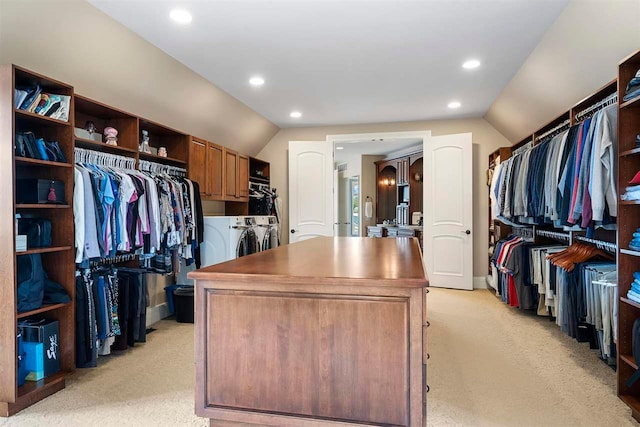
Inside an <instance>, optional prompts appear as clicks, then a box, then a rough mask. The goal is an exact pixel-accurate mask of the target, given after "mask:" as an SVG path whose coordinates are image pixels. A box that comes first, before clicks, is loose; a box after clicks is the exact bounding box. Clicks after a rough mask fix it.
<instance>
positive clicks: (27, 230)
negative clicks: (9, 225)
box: [18, 218, 51, 248]
mask: <svg viewBox="0 0 640 427" xmlns="http://www.w3.org/2000/svg"><path fill="white" fill-rule="evenodd" d="M18 234H24V235H26V236H27V248H48V247H49V246H51V221H49V220H48V219H45V218H21V219H19V220H18Z"/></svg>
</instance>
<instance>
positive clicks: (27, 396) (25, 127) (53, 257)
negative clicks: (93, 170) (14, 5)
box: [0, 65, 75, 416]
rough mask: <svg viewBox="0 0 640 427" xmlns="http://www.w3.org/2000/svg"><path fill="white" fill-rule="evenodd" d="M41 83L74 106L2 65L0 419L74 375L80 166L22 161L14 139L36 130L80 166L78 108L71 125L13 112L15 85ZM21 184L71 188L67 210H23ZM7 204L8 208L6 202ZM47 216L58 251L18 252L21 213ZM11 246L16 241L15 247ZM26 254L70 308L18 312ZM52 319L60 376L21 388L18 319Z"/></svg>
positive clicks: (58, 85)
mask: <svg viewBox="0 0 640 427" xmlns="http://www.w3.org/2000/svg"><path fill="white" fill-rule="evenodd" d="M33 84H39V85H40V86H41V87H42V88H43V90H44V91H48V92H51V93H56V94H61V95H68V96H70V97H71V104H73V88H72V87H71V86H69V85H67V84H64V83H62V82H59V81H56V80H54V79H51V78H48V77H45V76H42V75H40V74H37V73H34V72H31V71H28V70H26V69H24V68H21V67H17V66H12V65H7V66H1V67H0V100H1V102H0V170H2V171H3V172H4V173H5V174H6V175H5V179H7V180H10V184H9V185H5V186H0V197H1V198H2V200H4V201H5V203H3V204H2V205H1V206H0V241H3V242H5V244H3V245H0V265H1V266H0V270H1V271H2V273H3V274H2V275H0V300H1V301H2V304H3V306H2V310H0V347H2V348H3V351H2V352H0V366H1V367H2V369H0V415H1V416H9V415H12V414H14V413H16V412H18V411H20V410H22V409H24V408H25V407H27V406H29V405H31V404H33V403H35V402H37V401H39V400H41V399H43V398H44V397H46V396H48V395H50V394H52V393H54V392H56V391H58V390H60V389H62V388H64V385H65V376H66V374H67V373H68V372H70V371H73V370H74V369H75V305H74V303H73V301H74V299H75V279H74V269H75V265H74V262H73V238H74V236H73V209H71V208H72V202H73V167H72V164H71V163H57V162H49V161H44V160H36V159H27V158H23V157H18V158H16V157H15V154H14V150H13V147H14V136H15V134H16V133H17V132H25V131H31V132H34V133H35V135H36V137H43V138H45V139H47V140H55V141H58V144H59V145H60V148H61V149H62V151H63V152H64V154H65V156H66V157H67V160H68V162H72V161H73V127H72V123H73V106H72V105H71V108H70V111H69V121H62V120H57V119H52V118H49V117H45V116H39V115H37V114H33V113H29V112H27V111H23V110H19V109H16V108H14V106H13V91H14V88H15V87H16V86H20V87H22V86H29V85H33ZM20 178H42V179H56V180H60V181H62V182H63V183H64V187H65V197H66V200H65V202H66V203H65V204H61V205H54V204H17V203H16V198H17V197H18V195H17V194H15V193H16V192H15V182H16V180H17V179H20ZM6 202H8V203H6ZM16 213H20V214H22V215H31V216H34V217H44V218H48V219H50V220H51V222H52V240H53V242H54V246H52V247H48V248H31V249H29V250H27V251H26V252H16V251H15V244H14V241H15V237H14V236H15V231H16V230H15V225H14V224H15V221H14V218H15V214H16ZM8 242H11V243H10V244H8ZM27 254H39V255H40V256H41V258H42V264H43V267H44V270H45V271H46V273H47V274H48V276H49V278H50V279H51V280H53V281H55V282H57V283H59V284H61V285H62V286H63V287H64V288H65V290H66V291H67V293H68V294H69V295H70V297H71V302H70V303H68V304H55V305H48V306H43V307H41V308H39V309H37V310H33V311H29V312H26V313H18V312H17V271H16V264H17V263H16V260H17V258H18V257H20V256H24V255H27ZM36 315H37V316H39V317H40V316H46V317H47V318H50V319H55V320H58V322H59V327H60V329H59V349H60V368H61V370H60V372H59V373H57V374H55V375H52V376H50V377H47V378H45V379H43V380H41V381H38V382H27V383H26V384H25V385H23V386H22V387H18V385H17V374H16V370H17V348H16V346H17V343H16V333H17V321H18V319H22V318H26V317H30V316H36Z"/></svg>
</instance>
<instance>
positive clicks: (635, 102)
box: [618, 51, 640, 421]
mask: <svg viewBox="0 0 640 427" xmlns="http://www.w3.org/2000/svg"><path fill="white" fill-rule="evenodd" d="M639 69H640V51H638V52H636V53H635V54H633V55H631V56H629V57H628V58H626V59H625V60H623V61H622V62H621V63H620V64H619V68H618V82H619V86H618V94H619V99H618V151H619V153H620V154H619V157H618V192H619V193H623V192H624V188H625V187H626V186H627V185H628V182H629V181H630V180H631V178H633V176H634V175H635V174H636V172H638V170H640V161H638V158H637V157H635V156H634V154H636V153H639V152H640V148H638V147H637V146H636V143H635V138H636V135H637V134H640V108H636V107H640V97H639V98H635V99H632V100H630V101H627V102H623V101H622V97H623V96H624V91H625V89H626V87H627V84H628V83H629V81H630V80H631V78H632V77H633V76H634V75H635V74H636V72H637V71H638V70H639ZM639 206H640V202H638V201H622V200H619V201H618V242H619V246H620V249H619V252H618V295H619V297H620V304H619V305H618V396H619V397H620V399H622V400H623V401H624V402H625V403H626V404H627V405H628V406H629V407H630V408H631V413H632V415H633V417H634V418H635V419H636V420H637V421H640V382H638V383H636V384H634V385H633V386H631V387H627V385H626V381H627V379H628V378H629V377H630V376H631V375H632V374H633V372H635V371H636V370H637V369H638V367H637V366H636V364H635V361H634V359H633V356H631V355H632V354H633V351H632V342H633V337H632V329H633V323H634V322H635V320H636V319H638V318H640V304H638V303H636V302H635V301H632V300H630V299H628V298H627V292H629V289H630V288H631V283H632V282H633V273H634V272H636V271H640V252H637V251H633V250H630V249H626V248H627V247H628V244H629V242H630V241H631V239H632V236H631V235H632V234H633V233H634V232H635V231H636V229H637V228H638V227H640V210H639V209H640V207H639Z"/></svg>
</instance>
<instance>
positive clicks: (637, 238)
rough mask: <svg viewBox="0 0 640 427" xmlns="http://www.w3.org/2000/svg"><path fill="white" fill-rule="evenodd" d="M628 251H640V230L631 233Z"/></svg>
mask: <svg viewBox="0 0 640 427" xmlns="http://www.w3.org/2000/svg"><path fill="white" fill-rule="evenodd" d="M629 249H631V250H632V251H640V228H638V229H637V230H636V232H635V233H633V239H631V242H630V243H629Z"/></svg>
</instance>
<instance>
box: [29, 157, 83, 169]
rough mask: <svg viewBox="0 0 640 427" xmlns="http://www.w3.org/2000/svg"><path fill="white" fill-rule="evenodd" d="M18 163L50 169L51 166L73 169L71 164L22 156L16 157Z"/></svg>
mask: <svg viewBox="0 0 640 427" xmlns="http://www.w3.org/2000/svg"><path fill="white" fill-rule="evenodd" d="M16 163H22V164H27V165H34V166H48V167H49V166H51V167H58V168H71V167H73V165H72V164H70V163H62V162H51V161H49V160H38V159H30V158H28V157H20V156H16Z"/></svg>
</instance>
